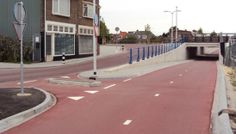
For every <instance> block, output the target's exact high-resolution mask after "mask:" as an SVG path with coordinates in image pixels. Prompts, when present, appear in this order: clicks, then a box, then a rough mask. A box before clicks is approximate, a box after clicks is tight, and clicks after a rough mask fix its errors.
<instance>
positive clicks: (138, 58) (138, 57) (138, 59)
mask: <svg viewBox="0 0 236 134" xmlns="http://www.w3.org/2000/svg"><path fill="white" fill-rule="evenodd" d="M139 61H140V49H139V48H138V56H137V62H139Z"/></svg>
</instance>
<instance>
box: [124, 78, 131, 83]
mask: <svg viewBox="0 0 236 134" xmlns="http://www.w3.org/2000/svg"><path fill="white" fill-rule="evenodd" d="M131 80H132V79H131V78H129V79H126V80H124V81H123V82H128V81H131Z"/></svg>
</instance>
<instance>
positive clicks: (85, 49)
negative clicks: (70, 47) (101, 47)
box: [79, 35, 93, 54]
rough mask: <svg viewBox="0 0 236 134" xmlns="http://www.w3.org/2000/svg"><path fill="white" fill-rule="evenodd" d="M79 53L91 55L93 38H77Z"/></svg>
mask: <svg viewBox="0 0 236 134" xmlns="http://www.w3.org/2000/svg"><path fill="white" fill-rule="evenodd" d="M79 53H80V54H92V53H93V36H83V35H81V36H79Z"/></svg>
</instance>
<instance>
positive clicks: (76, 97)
mask: <svg viewBox="0 0 236 134" xmlns="http://www.w3.org/2000/svg"><path fill="white" fill-rule="evenodd" d="M68 98H69V99H71V100H75V101H78V100H81V99H83V98H84V96H71V97H68Z"/></svg>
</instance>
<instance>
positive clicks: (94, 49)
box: [93, 0, 97, 79]
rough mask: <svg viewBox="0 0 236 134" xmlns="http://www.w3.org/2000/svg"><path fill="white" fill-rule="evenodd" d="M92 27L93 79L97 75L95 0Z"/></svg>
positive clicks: (94, 2)
mask: <svg viewBox="0 0 236 134" xmlns="http://www.w3.org/2000/svg"><path fill="white" fill-rule="evenodd" d="M93 15H94V17H93V27H94V32H93V75H94V77H95V78H94V79H96V76H97V53H96V21H97V20H96V19H97V18H95V17H96V1H95V0H93Z"/></svg>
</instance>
